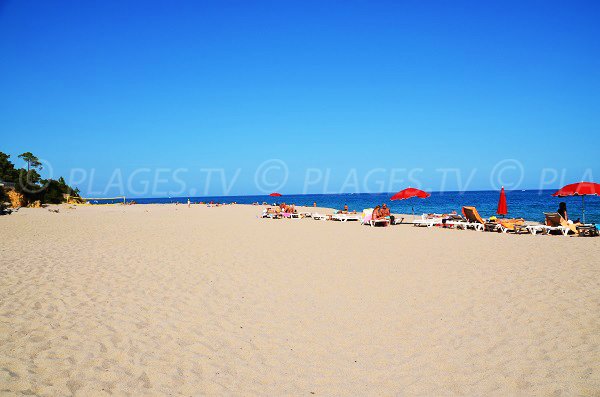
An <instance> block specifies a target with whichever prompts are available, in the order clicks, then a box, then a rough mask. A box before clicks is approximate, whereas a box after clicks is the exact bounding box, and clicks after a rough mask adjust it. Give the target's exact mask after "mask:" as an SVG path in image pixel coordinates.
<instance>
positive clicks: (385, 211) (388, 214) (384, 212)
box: [380, 203, 394, 223]
mask: <svg viewBox="0 0 600 397" xmlns="http://www.w3.org/2000/svg"><path fill="white" fill-rule="evenodd" d="M380 213H381V216H382V218H389V219H390V222H391V223H394V216H393V215H392V213H391V212H390V209H389V208H388V206H387V205H386V204H385V203H384V204H383V205H382V206H381V210H380Z"/></svg>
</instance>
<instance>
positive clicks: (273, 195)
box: [269, 192, 281, 197]
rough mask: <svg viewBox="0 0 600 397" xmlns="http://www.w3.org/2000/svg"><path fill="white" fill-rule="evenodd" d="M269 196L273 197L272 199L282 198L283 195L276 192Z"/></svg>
mask: <svg viewBox="0 0 600 397" xmlns="http://www.w3.org/2000/svg"><path fill="white" fill-rule="evenodd" d="M269 196H271V197H281V193H277V192H274V193H271V194H269Z"/></svg>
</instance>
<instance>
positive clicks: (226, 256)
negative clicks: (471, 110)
mask: <svg viewBox="0 0 600 397" xmlns="http://www.w3.org/2000/svg"><path fill="white" fill-rule="evenodd" d="M261 209H262V208H261V207H253V206H243V205H234V206H224V207H216V208H207V207H205V206H200V205H194V206H192V208H188V207H187V206H185V205H178V206H175V205H135V206H97V207H91V206H79V207H76V208H75V209H69V208H68V207H67V206H60V212H59V213H51V212H49V211H47V210H46V209H22V210H20V211H19V212H18V213H16V214H13V215H10V216H4V217H1V218H0V234H1V236H2V237H1V241H0V254H1V256H0V394H2V395H19V394H36V395H43V396H55V395H72V394H74V395H81V396H95V395H109V394H115V395H123V394H127V393H129V394H132V395H167V394H168V395H243V396H248V395H313V394H314V395H327V396H333V395H552V396H559V395H584V396H598V395H600V238H568V237H562V236H539V235H538V236H530V235H521V236H515V235H503V234H496V233H481V232H474V231H457V230H443V229H436V228H433V229H427V228H414V227H412V226H408V225H397V226H392V227H389V228H371V227H366V226H364V227H363V226H360V225H359V224H357V223H351V222H347V223H339V222H327V221H315V220H311V219H301V220H296V219H292V220H289V219H284V220H270V219H258V218H257V215H258V214H260V212H261Z"/></svg>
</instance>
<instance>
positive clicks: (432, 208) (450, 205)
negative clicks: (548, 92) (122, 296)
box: [127, 190, 600, 223]
mask: <svg viewBox="0 0 600 397" xmlns="http://www.w3.org/2000/svg"><path fill="white" fill-rule="evenodd" d="M553 192H554V190H524V191H523V190H513V191H507V192H506V199H507V204H508V215H507V216H508V217H511V218H525V219H527V220H532V221H539V222H542V221H543V220H544V212H556V210H557V209H558V204H559V203H560V202H561V201H564V202H566V203H567V211H568V214H569V218H570V219H573V220H575V219H578V218H581V209H582V199H581V197H552V193H553ZM392 195H393V193H344V194H290V195H283V196H282V197H270V196H268V195H255V196H210V197H176V198H138V199H136V198H134V199H133V200H135V201H136V202H137V203H139V204H157V203H164V204H166V203H175V202H177V203H184V204H185V203H187V200H188V198H189V199H190V201H191V202H192V203H196V202H205V203H208V202H211V201H212V202H214V203H232V202H237V203H239V204H251V203H255V202H259V203H263V202H266V203H269V204H274V203H281V202H285V203H288V204H295V205H304V206H312V205H313V203H317V206H319V207H329V208H335V209H341V208H343V207H344V205H348V208H349V209H350V210H356V211H359V212H360V211H362V210H363V209H365V208H372V207H374V206H376V205H381V204H383V203H385V204H387V205H388V206H389V207H390V209H391V211H392V212H394V213H403V214H410V213H412V211H413V209H414V213H415V214H422V213H449V212H451V211H457V212H458V213H460V212H461V208H462V207H463V206H474V207H476V208H477V210H478V211H479V213H480V214H481V216H483V217H486V218H487V217H490V216H493V215H496V209H497V207H498V199H499V196H500V194H499V192H498V191H468V192H433V193H431V196H430V197H429V198H426V199H419V198H411V199H408V200H400V201H390V197H391V196H392ZM127 200H128V201H130V200H131V199H130V198H127ZM585 214H586V217H585V219H586V222H587V223H600V197H598V196H587V197H586V198H585Z"/></svg>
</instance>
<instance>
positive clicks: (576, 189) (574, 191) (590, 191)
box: [553, 182, 600, 223]
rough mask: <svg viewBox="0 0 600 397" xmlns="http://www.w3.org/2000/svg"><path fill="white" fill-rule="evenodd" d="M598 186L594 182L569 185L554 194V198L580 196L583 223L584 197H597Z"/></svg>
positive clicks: (599, 191)
mask: <svg viewBox="0 0 600 397" xmlns="http://www.w3.org/2000/svg"><path fill="white" fill-rule="evenodd" d="M599 195H600V184H599V183H594V182H579V183H571V184H570V185H567V186H563V187H562V188H560V189H559V190H558V191H556V192H554V194H553V196H554V197H566V196H581V205H582V207H581V219H582V220H583V223H585V196H599Z"/></svg>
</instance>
